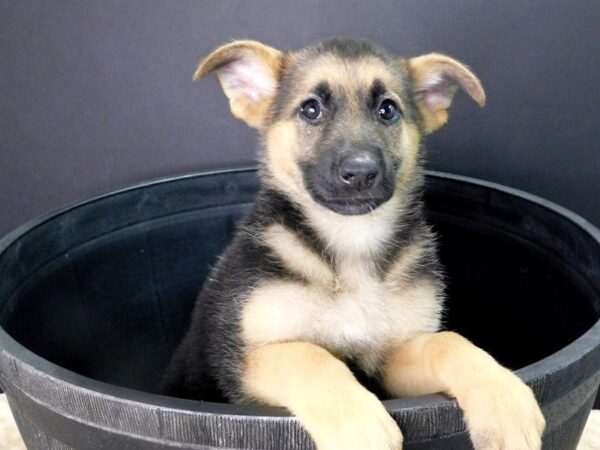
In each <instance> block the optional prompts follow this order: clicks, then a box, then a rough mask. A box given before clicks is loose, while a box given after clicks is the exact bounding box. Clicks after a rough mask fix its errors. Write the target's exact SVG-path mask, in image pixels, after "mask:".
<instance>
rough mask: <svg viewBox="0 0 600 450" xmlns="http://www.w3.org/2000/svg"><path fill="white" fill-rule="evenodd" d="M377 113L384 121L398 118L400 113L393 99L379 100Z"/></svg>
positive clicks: (387, 121)
mask: <svg viewBox="0 0 600 450" xmlns="http://www.w3.org/2000/svg"><path fill="white" fill-rule="evenodd" d="M377 114H379V117H380V118H381V120H383V121H384V122H386V123H393V122H395V121H396V120H398V119H399V118H400V115H401V114H402V113H401V112H400V108H399V107H398V105H397V104H396V102H395V101H393V100H390V99H387V100H384V101H382V102H381V104H380V105H379V109H378V110H377Z"/></svg>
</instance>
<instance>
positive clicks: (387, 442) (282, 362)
mask: <svg viewBox="0 0 600 450" xmlns="http://www.w3.org/2000/svg"><path fill="white" fill-rule="evenodd" d="M242 382H243V386H244V389H245V390H246V392H247V393H248V394H249V395H251V396H254V397H256V398H259V399H261V400H262V401H263V402H267V403H269V404H271V405H274V406H285V407H287V408H289V409H290V410H291V411H292V412H293V413H294V415H296V416H297V417H298V419H299V420H300V423H302V425H303V426H304V427H305V428H306V429H307V430H308V432H309V433H310V435H311V437H312V438H313V439H314V441H315V443H316V444H317V448H318V449H319V450H339V449H344V450H368V449H372V450H392V449H395V450H399V449H401V448H402V434H401V433H400V429H399V428H398V426H397V425H396V423H395V422H394V420H393V419H392V418H391V417H390V415H389V414H388V413H387V411H386V410H385V408H384V407H383V405H382V404H381V402H379V400H377V398H376V397H375V396H374V395H373V394H371V393H370V392H369V391H367V390H366V389H365V388H364V387H362V386H361V385H360V383H358V381H356V379H355V378H354V376H353V375H352V373H351V372H350V370H348V368H347V367H346V365H345V364H343V363H342V362H341V361H340V360H338V359H336V358H335V357H334V356H333V355H331V354H330V353H329V352H327V351H326V350H324V349H322V348H320V347H318V346H316V345H313V344H310V343H307V342H290V343H279V344H267V345H263V346H260V347H256V348H254V349H253V350H251V351H250V352H248V355H247V357H246V371H245V373H244V378H243V380H242Z"/></svg>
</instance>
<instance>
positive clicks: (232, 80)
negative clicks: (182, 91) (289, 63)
mask: <svg viewBox="0 0 600 450" xmlns="http://www.w3.org/2000/svg"><path fill="white" fill-rule="evenodd" d="M282 59H283V53H282V52H280V51H279V50H276V49H274V48H271V47H268V46H266V45H263V44H261V43H260V42H256V41H234V42H232V43H230V44H227V45H224V46H222V47H219V48H218V49H216V50H215V51H214V52H212V53H211V54H210V55H208V56H207V57H206V58H205V59H204V60H203V61H202V62H201V63H200V66H199V67H198V69H197V70H196V73H195V74H194V80H198V79H200V78H202V77H203V76H204V75H206V74H208V73H210V72H213V71H215V72H216V73H217V77H218V78H219V81H220V83H221V87H222V88H223V91H224V92H225V95H226V96H227V97H228V98H229V106H230V107H231V112H232V113H233V115H234V116H235V117H237V118H238V119H241V120H243V121H244V122H246V123H247V124H248V125H250V126H251V127H254V128H260V127H261V125H262V124H263V121H264V119H265V116H266V114H267V111H268V109H269V105H270V104H271V102H272V101H273V99H274V98H275V94H276V92H277V87H278V82H279V73H280V69H281V62H282Z"/></svg>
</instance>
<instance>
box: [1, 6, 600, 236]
mask: <svg viewBox="0 0 600 450" xmlns="http://www.w3.org/2000/svg"><path fill="white" fill-rule="evenodd" d="M599 30H600V2H589V1H549V0H545V1H502V2H497V1H490V0H481V1H475V0H462V1H460V2H450V1H445V0H440V1H423V0H415V1H394V0H387V1H376V0H371V1H364V2H358V1H348V0H339V1H316V0H311V1H299V0H296V1H281V0H271V1H265V0H253V1H243V0H240V1H231V0H223V1H206V2H203V1H183V0H177V1H175V0H163V1H155V0H153V1H149V0H123V1H116V0H111V1H91V0H90V1H47V0H44V1H17V0H14V1H12V0H9V1H7V0H2V1H1V2H0V234H4V233H5V232H7V231H9V230H10V229H11V228H13V227H15V226H17V225H18V224H20V223H22V222H24V221H26V220H28V219H30V218H32V217H34V216H36V215H39V214H41V213H44V212H47V211H49V210H52V209H54V208H57V207H59V206H61V205H64V204H67V203H71V202H74V201H77V200H82V199H85V198H87V197H90V196H92V195H96V194H99V193H103V192H106V191H109V190H112V189H115V188H118V187H124V186H127V185H130V184H132V183H135V182H138V181H141V180H145V179H148V178H156V177H160V176H165V175H173V174H181V173H185V172H190V171H196V170H200V169H205V168H216V167H231V166H237V165H242V164H248V163H251V162H252V160H253V157H254V150H255V146H256V141H255V137H254V134H253V132H252V131H251V130H249V129H246V127H245V125H244V124H242V123H241V122H238V121H236V120H235V119H233V118H232V117H231V116H230V114H229V112H228V109H227V103H226V100H225V98H224V96H223V95H222V93H221V92H220V90H219V88H218V85H217V82H216V80H215V79H214V77H213V78H211V79H207V80H203V81H201V82H199V83H197V84H194V83H192V81H191V78H192V73H193V72H194V69H195V66H196V64H197V62H198V61H199V59H200V58H201V57H202V56H204V55H206V54H207V53H208V52H209V51H210V50H211V49H213V48H214V47H215V46H217V45H219V44H222V43H224V42H227V41H229V40H231V39H235V38H253V39H258V40H262V41H264V42H265V43H268V44H270V45H272V46H275V47H279V48H281V49H291V48H297V47H300V46H302V45H304V44H306V43H308V42H310V41H313V40H316V39H319V38H323V37H330V36H335V35H346V36H362V37H367V38H370V39H372V40H374V41H376V42H378V43H381V44H383V45H384V46H386V47H387V48H388V49H390V50H392V51H395V52H397V53H398V54H401V55H406V56H412V55H417V54H421V53H425V52H430V51H441V52H445V53H447V54H449V55H451V56H454V57H456V58H458V59H460V60H462V61H464V62H466V63H467V64H468V65H470V66H471V67H472V68H473V70H474V71H475V72H476V73H477V74H478V75H479V76H480V78H481V80H482V82H483V84H484V87H485V88H486V91H487V94H488V106H486V107H485V108H484V109H483V110H479V108H478V107H477V106H476V105H475V104H474V103H472V102H470V101H469V100H468V99H467V97H466V96H465V95H461V96H459V97H458V98H457V101H456V102H455V104H454V108H453V111H452V113H451V117H450V123H449V124H448V125H447V126H446V127H445V128H444V129H442V130H441V131H439V132H438V133H437V134H435V135H433V136H431V137H430V138H429V139H428V141H427V142H428V145H429V148H430V163H429V167H430V168H433V169H437V170H444V171H450V172H455V173H460V174H466V175H471V176H476V177H481V178H486V179H489V180H493V181H497V182H500V183H504V184H508V185H511V186H515V187H519V188H522V189H525V190H527V191H530V192H533V193H535V194H538V195H541V196H543V197H546V198H548V199H551V200H554V201H556V202H558V203H560V204H562V205H564V206H567V207H568V208H571V209H573V210H574V211H576V212H578V213H580V214H582V215H583V216H584V217H586V218H588V219H589V220H591V221H592V222H594V223H595V224H597V225H600V202H598V200H597V198H598V197H599V196H600V182H599V181H598V175H600V151H599V148H598V147H599V146H598V138H597V136H598V129H597V128H598V125H599V122H600V120H599V119H600V114H599V105H600V89H599V75H600V58H599V56H598V55H599V53H600V48H599V47H600V46H599V42H600V32H599Z"/></svg>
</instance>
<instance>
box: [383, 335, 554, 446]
mask: <svg viewBox="0 0 600 450" xmlns="http://www.w3.org/2000/svg"><path fill="white" fill-rule="evenodd" d="M384 387H385V388H386V389H387V390H388V391H389V392H390V393H391V394H393V395H395V396H404V395H420V394H427V393H434V392H445V393H447V394H450V395H452V396H453V397H455V398H456V400H457V401H458V404H459V406H460V407H461V408H462V410H463V412H464V416H465V421H466V424H467V428H468V429H469V434H470V436H471V440H472V441H473V444H474V445H475V448H477V449H478V450H482V449H485V450H500V449H502V450H532V449H539V448H541V435H542V432H543V430H544V426H545V421H544V417H543V416H542V413H541V411H540V409H539V406H538V404H537V402H536V400H535V397H534V395H533V392H532V391H531V389H530V388H529V387H527V386H526V385H525V384H524V383H523V382H522V381H521V380H520V379H519V378H518V377H517V376H516V375H515V374H513V373H512V372H511V371H510V370H508V369H506V368H504V367H502V366H501V365H500V364H498V363H497V362H496V361H495V360H494V359H493V358H492V357H491V356H490V355H488V354H487V353H486V352H485V351H483V350H481V349H480V348H478V347H476V346H475V345H473V344H472V343H471V342H469V341H468V340H467V339H465V338H463V337H462V336H460V335H458V334H456V333H451V332H441V333H435V334H427V335H423V336H419V337H416V338H413V339H410V340H408V341H406V342H404V343H403V344H402V345H401V346H399V347H398V348H397V349H395V351H394V352H392V354H391V355H390V358H389V359H388V361H387V363H386V365H385V367H384Z"/></svg>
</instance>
